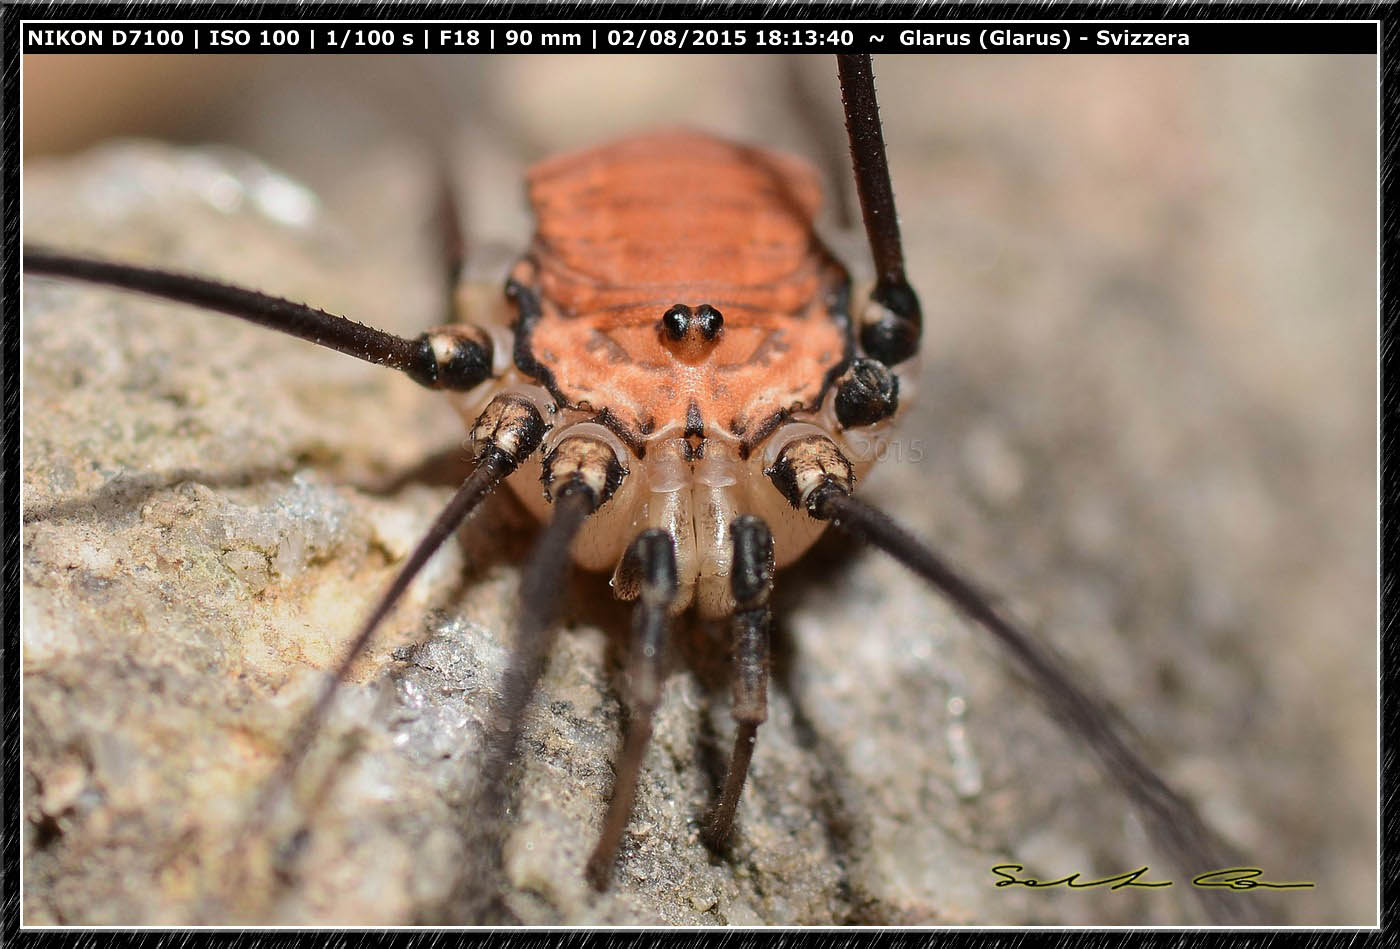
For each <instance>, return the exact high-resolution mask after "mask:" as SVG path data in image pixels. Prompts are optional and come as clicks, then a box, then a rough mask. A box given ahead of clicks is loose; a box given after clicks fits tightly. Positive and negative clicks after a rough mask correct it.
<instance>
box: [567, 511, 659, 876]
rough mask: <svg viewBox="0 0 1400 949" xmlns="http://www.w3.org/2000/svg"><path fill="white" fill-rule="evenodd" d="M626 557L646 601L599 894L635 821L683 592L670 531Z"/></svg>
mask: <svg viewBox="0 0 1400 949" xmlns="http://www.w3.org/2000/svg"><path fill="white" fill-rule="evenodd" d="M626 556H627V558H628V559H630V560H631V561H632V567H633V568H634V570H635V575H636V576H637V577H638V578H639V579H640V583H641V596H640V598H639V599H638V601H637V605H636V606H635V607H634V608H633V610H632V651H631V655H630V656H629V661H628V666H629V669H628V673H629V677H630V679H631V700H632V717H631V720H630V721H629V722H628V724H627V739H626V742H625V743H624V745H623V749H622V757H621V758H620V759H618V763H617V781H616V783H615V784H614V785H613V792H612V801H611V802H610V803H609V804H608V813H607V816H606V817H605V818H604V820H603V833H602V836H601V837H599V839H598V845H597V847H595V848H594V849H593V855H592V856H591V857H590V858H589V859H588V867H587V873H588V882H589V883H591V884H592V885H593V888H594V889H596V890H599V891H601V890H605V889H607V886H608V880H609V878H610V877H611V876H612V867H613V862H614V860H615V859H616V856H617V845H618V843H619V842H620V841H621V840H622V832H623V830H624V829H625V828H626V827H627V822H628V820H630V819H631V817H632V805H633V803H634V801H635V799H636V794H637V778H638V775H639V774H640V772H641V768H642V757H643V756H644V755H645V754H646V750H647V745H648V744H649V743H650V742H651V723H652V717H653V716H654V715H655V713H656V706H657V704H658V703H659V702H660V701H661V677H662V674H663V672H664V671H665V659H666V649H667V646H668V645H669V643H670V639H671V607H672V605H673V604H674V603H675V600H676V591H677V589H678V587H679V582H678V579H677V574H676V542H675V540H674V539H673V538H672V537H671V535H670V534H668V533H666V532H665V531H663V530H659V529H656V528H653V529H651V530H647V531H643V532H642V533H641V534H639V535H638V536H637V539H636V540H635V541H633V542H632V546H631V548H630V549H629V550H628V551H627V554H626Z"/></svg>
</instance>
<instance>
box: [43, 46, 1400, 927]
mask: <svg viewBox="0 0 1400 949" xmlns="http://www.w3.org/2000/svg"><path fill="white" fill-rule="evenodd" d="M876 75H877V81H878V84H879V91H880V95H881V105H882V112H883V117H884V122H885V134H886V139H887V141H888V143H889V148H890V156H891V163H892V171H893V176H894V181H895V187H896V193H897V197H898V201H899V208H900V214H901V218H902V223H903V227H904V230H905V235H906V243H907V252H906V256H907V258H908V260H909V262H910V268H911V276H912V278H913V280H914V282H915V284H916V286H917V288H918V289H919V290H920V292H921V294H922V298H923V300H924V309H925V313H926V317H925V319H926V323H927V328H926V331H925V344H924V346H925V357H924V359H923V370H922V377H921V379H920V380H919V395H918V403H917V404H916V405H914V406H913V407H912V408H911V409H910V412H909V415H908V417H907V418H906V420H905V423H904V424H905V427H904V431H905V432H906V436H907V437H908V438H909V439H910V440H911V443H912V442H913V441H914V440H919V439H921V440H922V441H921V444H922V445H923V446H924V447H925V448H926V449H927V458H928V460H926V461H924V462H922V463H912V462H910V463H904V464H899V463H896V464H894V465H890V466H888V467H887V469H886V470H883V471H880V472H877V474H876V475H875V476H873V477H872V479H871V482H870V485H869V488H870V490H871V491H872V492H874V497H875V498H876V499H877V500H878V501H880V502H881V503H883V504H885V505H887V506H888V507H890V508H892V509H893V510H894V511H895V512H896V513H898V514H899V515H900V517H901V518H902V519H903V520H905V521H906V522H908V523H910V524H911V525H912V526H913V527H914V528H915V529H917V530H918V531H920V532H921V533H923V534H925V535H926V536H931V537H937V538H939V539H940V540H941V541H945V542H947V543H948V544H950V546H951V548H952V549H953V550H955V551H956V552H957V554H958V557H959V558H960V559H962V560H963V561H964V562H968V563H971V564H973V565H974V566H975V567H976V568H977V571H978V575H980V576H984V577H987V578H988V580H987V582H988V583H989V585H991V586H993V587H994V588H996V589H999V590H1003V591H1007V592H1008V595H1009V597H1010V602H1011V604H1012V605H1013V607H1014V608H1015V609H1016V610H1017V611H1018V613H1019V614H1020V615H1023V616H1028V617H1030V618H1031V619H1032V621H1033V622H1035V623H1036V624H1037V625H1038V626H1040V627H1042V628H1045V629H1050V630H1068V631H1070V632H1069V636H1070V639H1069V641H1067V642H1066V641H1064V640H1062V639H1061V640H1059V641H1061V642H1062V644H1063V648H1065V649H1066V651H1068V652H1070V653H1071V654H1072V655H1073V656H1074V657H1075V659H1076V660H1077V661H1079V662H1081V663H1082V664H1084V665H1085V666H1088V667H1091V668H1093V669H1094V670H1095V673H1096V675H1097V677H1098V678H1099V680H1100V681H1101V682H1102V683H1104V685H1105V687H1106V688H1108V689H1109V691H1110V693H1111V694H1112V696H1113V698H1114V700H1115V701H1116V703H1117V704H1118V705H1119V706H1120V707H1121V708H1124V709H1127V710H1129V712H1128V717H1129V718H1131V719H1132V720H1133V722H1134V723H1135V724H1136V725H1137V726H1138V727H1139V729H1140V730H1141V731H1142V732H1144V733H1145V738H1146V740H1147V741H1148V742H1150V743H1151V744H1152V745H1153V746H1154V747H1156V748H1158V749H1166V754H1167V757H1168V758H1169V759H1171V760H1173V761H1179V762H1184V763H1182V764H1180V765H1179V767H1178V770H1177V771H1176V772H1175V773H1174V777H1176V778H1177V779H1178V780H1180V781H1182V782H1184V783H1185V784H1186V786H1188V787H1196V788H1201V789H1210V790H1212V791H1213V790H1218V789H1220V788H1225V789H1226V790H1225V791H1224V792H1223V797H1222V800H1223V801H1224V803H1223V804H1220V805H1219V809H1218V811H1217V812H1214V813H1213V814H1212V818H1213V819H1215V820H1217V821H1219V822H1221V823H1223V824H1225V825H1227V826H1228V827H1229V829H1230V831H1231V832H1232V835H1233V836H1234V837H1235V838H1236V839H1237V840H1240V841H1241V842H1242V843H1243V844H1244V845H1245V847H1246V850H1247V852H1248V853H1250V854H1251V857H1253V855H1255V854H1257V855H1258V859H1259V861H1260V862H1259V865H1260V866H1263V867H1266V868H1268V869H1269V870H1270V871H1274V870H1277V871H1278V873H1277V876H1278V877H1280V878H1284V879H1298V878H1303V879H1308V880H1314V881H1317V882H1318V887H1317V888H1316V889H1314V890H1309V891H1297V892H1296V893H1290V894H1289V897H1288V899H1287V901H1286V902H1287V903H1288V904H1289V906H1290V908H1291V912H1292V921H1293V922H1299V923H1349V924H1368V923H1370V922H1372V921H1373V920H1374V913H1375V880H1376V876H1375V861H1376V849H1375V840H1376V837H1375V834H1376V823H1375V807H1376V797H1375V789H1376V728H1375V723H1376V666H1375V650H1376V615H1375V597H1376V562H1375V541H1376V533H1375V532H1376V494H1375V465H1376V456H1375V445H1376V441H1375V431H1376V270H1375V260H1376V244H1375V235H1376V205H1377V194H1376V170H1377V169H1376V86H1375V81H1376V60H1375V58H1374V57H1343V56H1337V57H1326V56H1315V57H1293V56H1259V57H1248V56H1219V57H1196V56H1176V55H1173V56H1161V57H1130V56H1074V57H1063V58H1057V57H1051V56H1024V57H999V56H975V55H969V56H946V57H936V56H913V55H910V56H901V57H887V58H884V59H879V60H877V62H876ZM23 81H24V103H23V105H24V112H23V130H24V155H25V160H26V162H29V163H35V162H39V161H42V160H48V159H51V158H62V157H64V156H70V155H73V154H76V153H79V152H81V151H82V150H84V149H86V148H88V147H89V146H91V145H93V144H94V143H97V142H103V141H107V140H110V139H114V138H132V137H155V138H160V139H164V140H168V141H173V142H187V143H201V144H202V143H210V142H218V143H226V144H230V145H234V146H237V147H240V148H244V149H247V150H249V151H251V152H253V153H254V154H256V155H258V156H260V157H261V158H263V159H264V160H266V161H268V162H269V163H271V164H272V165H273V166H275V167H277V168H279V169H281V170H283V171H285V172H287V173H288V174H290V175H291V176H293V177H295V178H298V179H301V180H303V181H305V182H306V183H308V184H309V185H310V187H311V188H312V189H313V190H314V191H316V192H317V193H318V194H319V195H320V196H321V198H322V200H323V201H324V203H325V205H326V207H327V209H328V210H329V212H330V214H331V216H332V219H333V220H335V221H336V222H338V224H339V225H340V226H343V227H344V229H345V231H346V233H347V234H349V235H351V237H352V238H353V239H355V240H359V241H362V242H363V243H364V244H365V246H367V247H369V248H371V252H370V254H369V256H370V257H371V258H373V259H375V260H378V261H380V262H382V263H383V265H384V267H385V269H386V272H387V273H393V274H395V275H400V276H401V275H413V276H414V277H419V278H423V279H422V280H420V281H418V282H417V283H415V282H414V281H413V280H411V279H408V280H405V281H404V282H402V283H401V284H399V285H398V286H399V287H400V289H399V290H397V291H396V294H397V295H398V296H399V297H400V298H401V299H402V300H403V301H404V302H403V305H404V307H405V312H407V313H409V314H411V315H410V316H405V317H403V318H402V319H403V321H404V323H405V324H406V325H407V324H410V323H412V322H413V321H415V320H422V321H423V322H427V321H430V319H431V313H432V311H433V308H434V306H435V304H434V302H433V295H434V292H435V288H434V286H433V284H432V281H431V279H430V276H431V272H432V268H431V265H430V262H427V263H425V255H430V253H431V251H430V249H429V248H430V247H431V242H430V241H429V240H428V239H427V238H426V237H424V236H422V234H426V233H427V230H428V224H427V222H429V221H430V219H431V211H432V207H431V200H430V199H431V195H432V193H433V192H432V187H431V180H432V179H431V171H432V167H433V165H432V156H433V154H434V150H435V149H441V150H443V151H445V152H446V153H447V154H450V155H452V156H454V162H455V163H454V166H453V167H454V175H455V176H457V177H459V178H460V180H461V181H462V182H463V190H464V192H465V193H466V194H467V196H468V201H467V206H466V209H465V210H466V216H467V221H468V226H469V228H471V229H473V231H475V232H477V233H485V234H486V235H487V236H488V238H490V239H491V240H499V241H509V240H517V241H518V240H523V237H522V236H521V235H522V234H525V235H527V234H528V221H527V219H526V218H525V216H524V209H523V207H522V204H521V188H520V185H519V180H520V178H519V176H520V170H521V169H522V168H523V167H525V166H526V165H527V164H528V163H529V162H531V161H534V160H538V159H540V158H543V157H545V156H547V155H549V154H552V153H555V152H558V151H560V150H564V149H568V148H574V147H580V146H584V145H588V144H593V143H597V142H601V141H604V140H606V139H609V138H612V137H615V136H618V135H622V134H625V133H627V132H628V131H631V130H635V129H639V128H644V127H648V126H655V125H659V124H667V125H670V124H681V125H689V126H696V127H699V128H703V129H707V130H711V131H714V132H717V133H720V134H723V135H727V136H731V137H735V138H740V139H744V140H748V141H756V142H761V143H763V144H766V145H770V146H772V147H776V148H782V149H785V150H789V151H793V152H797V153H799V154H803V155H806V156H807V157H809V158H810V159H812V160H813V161H814V162H815V163H816V164H818V166H819V167H821V168H822V169H823V170H824V171H825V172H826V173H827V175H828V177H829V180H830V181H831V182H832V189H833V199H832V202H831V207H830V211H829V216H830V219H831V220H830V222H829V223H830V224H831V225H833V227H835V226H839V225H841V224H843V223H849V222H850V221H851V220H853V219H854V218H853V215H852V210H851V209H852V208H853V206H854V205H853V195H852V189H851V188H850V186H849V185H848V184H847V180H846V179H847V172H846V171H845V167H844V162H845V160H846V158H845V155H844V147H845V146H844V142H843V140H842V138H841V125H840V117H839V116H840V113H839V99H838V95H837V89H836V83H835V77H834V68H833V65H832V63H831V60H830V58H829V57H782V58H770V57H764V56H747V57H728V58H724V57H702V56H684V57H679V56H678V57H593V56H566V57H550V56H527V57H508V56H500V57H491V58H487V57H481V58H475V59H473V58H468V57H460V58H449V57H438V58H429V57H406V58H400V57H330V56H322V57H314V58H302V57H294V56H287V57H282V56H279V57H265V58H264V57H239V56H227V57H214V56H204V57H183V56H166V57H142V56H110V57H108V56H47V55H46V56H30V57H28V58H27V59H26V61H25V63H24V77H23ZM387 175H393V176H398V175H409V176H414V177H416V183H413V184H403V183H401V182H399V181H398V180H397V179H394V180H390V179H389V178H387V177H386V176H387ZM391 217H394V218H396V221H395V223H394V224H393V226H390V225H389V224H388V223H386V222H387V221H388V220H389V219H390V218H391ZM420 231H421V232H422V233H421V234H420V233H419V232H420ZM405 232H411V234H417V235H419V236H417V237H413V236H410V237H404V234H405ZM391 237H392V238H393V239H392V240H391V239H390V238H391ZM517 246H518V244H517ZM854 246H856V247H859V245H858V244H856V245H854ZM822 556H824V554H823V552H822V551H818V552H817V554H816V557H817V558H818V561H820V558H821V557H822ZM825 556H828V557H836V556H837V555H835V554H833V553H831V552H830V551H827V552H826V554H825ZM896 573H897V572H891V573H888V574H886V573H884V572H880V573H876V574H872V575H871V576H870V577H865V578H864V579H865V580H866V581H867V582H870V583H879V584H884V583H886V582H888V583H889V584H890V585H891V586H890V587H889V590H890V592H889V594H888V596H887V597H886V598H885V600H884V601H883V602H882V605H881V607H880V609H882V610H883V611H885V612H884V613H882V614H880V615H877V616H876V617H875V621H876V622H879V623H887V624H888V625H890V626H891V627H897V626H899V625H901V620H907V619H908V618H909V617H910V616H918V615H920V614H919V612H918V611H919V610H920V609H922V607H920V606H919V603H920V602H922V601H920V600H919V599H918V598H919V597H920V596H923V594H922V593H921V592H920V591H918V590H917V588H916V587H913V586H900V584H902V583H905V581H904V580H903V579H899V578H897V577H896ZM862 577H864V575H862ZM799 589H801V588H800V586H799ZM805 592H806V594H807V595H808V596H807V599H806V600H805V601H802V600H793V601H792V602H790V603H789V604H788V606H789V608H790V610H791V613H792V615H793V617H794V619H793V626H794V628H795V629H796V630H797V633H798V637H797V638H798V639H799V640H802V639H803V630H804V629H806V628H807V627H808V626H811V625H812V624H815V623H817V622H818V621H819V620H821V621H824V622H825V623H826V624H827V626H826V627H825V629H826V633H825V637H826V638H825V640H824V641H825V642H828V643H829V642H833V641H834V642H838V643H839V642H840V635H839V628H838V629H836V630H835V631H834V632H833V628H832V627H833V624H835V626H837V627H839V624H840V623H841V622H842V621H843V617H842V614H841V613H840V608H839V604H837V603H833V602H827V601H824V600H823V596H824V595H825V594H824V593H823V591H822V590H820V589H810V588H809V589H806V590H805ZM818 612H823V613H824V615H823V616H822V617H818V616H817V615H816V614H817V613H818ZM846 619H849V621H850V623H851V624H852V625H851V631H853V632H854V633H859V631H861V630H862V629H868V628H869V626H868V624H870V623H871V622H872V620H871V616H870V614H869V613H868V612H867V613H866V614H863V615H851V616H849V617H846ZM906 625H907V623H906ZM1086 628H1087V629H1089V630H1092V631H1094V632H1093V633H1092V634H1086V635H1085V636H1083V637H1082V638H1079V639H1075V638H1073V637H1074V635H1075V633H1074V632H1073V631H1074V630H1079V629H1086ZM1096 637H1107V638H1106V639H1105V638H1096ZM1106 643H1107V644H1108V645H1105V644H1106ZM822 648H824V647H823V645H822V642H813V643H812V644H811V650H812V652H811V654H812V656H813V659H812V660H811V661H812V662H813V663H815V664H816V666H814V668H817V669H818V670H820V668H822V667H821V663H822V662H823V661H824V660H823V657H822V653H821V650H822ZM858 661H859V657H858V656H854V655H853V654H852V653H850V652H849V651H848V652H846V653H845V654H844V655H842V654H837V655H833V656H831V657H830V663H831V665H830V668H840V667H841V666H842V665H843V663H844V664H849V663H851V662H858ZM896 661H898V660H896ZM871 674H872V675H874V673H873V672H872V673H871ZM812 676H813V681H816V680H817V679H819V678H820V676H819V675H818V674H817V673H815V672H814V673H812ZM812 689H813V690H816V691H814V692H813V696H816V697H817V698H819V697H820V690H819V687H818V686H816V685H813V686H812ZM814 700H815V699H814ZM983 708H984V714H987V715H991V714H992V710H990V709H987V708H986V707H985V705H984V706H983ZM1159 709H1160V710H1169V711H1164V713H1163V714H1162V715H1161V716H1160V718H1158V717H1157V715H1156V713H1155V711H1154V710H1159ZM819 717H820V716H819ZM818 724H819V725H820V724H822V723H821V722H819V723H818ZM819 730H820V729H819ZM830 730H831V731H836V730H837V729H836V726H835V725H832V726H831V729H830ZM990 753H992V754H996V752H990ZM1037 777H1039V778H1043V779H1044V780H1046V781H1048V782H1051V783H1053V782H1054V781H1055V780H1056V778H1055V777H1053V776H1051V775H1049V774H1047V773H1043V772H1042V773H1041V774H1039V775H1037ZM1025 810H1026V811H1027V812H1028V813H1031V814H1034V812H1035V811H1034V808H1027V809H1025ZM988 819H989V820H993V818H988ZM1082 820H1083V821H1084V823H1083V828H1082V829H1083V832H1084V833H1085V834H1086V835H1092V834H1093V833H1094V826H1093V819H1092V814H1089V815H1087V816H1086V817H1084V818H1082ZM1008 833H1012V832H1009V831H1008ZM1134 865H1135V864H1134ZM1125 868H1126V867H1124V868H1120V869H1125ZM1285 868H1286V869H1285ZM885 918H888V919H898V914H897V913H893V912H892V913H891V914H889V915H888V916H887V917H885Z"/></svg>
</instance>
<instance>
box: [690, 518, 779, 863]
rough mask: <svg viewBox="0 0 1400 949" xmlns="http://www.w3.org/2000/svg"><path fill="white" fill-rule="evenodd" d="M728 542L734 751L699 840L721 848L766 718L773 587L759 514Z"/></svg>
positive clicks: (736, 526)
mask: <svg viewBox="0 0 1400 949" xmlns="http://www.w3.org/2000/svg"><path fill="white" fill-rule="evenodd" d="M729 531H730V536H731V537H732V538H733V541H734V564H733V573H732V574H731V575H730V582H731V584H732V588H733V590H734V601H735V608H734V617H733V620H732V625H731V629H732V634H733V643H734V719H735V721H736V722H737V723H738V727H737V729H736V730H735V734H734V753H733V755H732V756H731V757H730V760H729V770H728V771H727V772H726V774H725V776H724V786H723V787H722V788H721V789H720V795H719V800H718V801H717V802H716V803H715V807H714V810H713V811H712V812H711V814H710V821H709V825H708V826H707V827H706V828H705V842H706V843H707V844H708V845H709V846H710V847H712V848H713V849H716V850H718V849H719V848H721V847H723V846H724V843H725V841H726V840H728V838H729V833H730V831H731V830H732V829H733V827H734V813H735V811H736V810H737V809H738V806H739V795H740V794H742V793H743V790H744V781H745V779H746V778H747V777H748V774H749V762H750V761H751V760H752V759H753V750H754V745H755V743H756V742H757V741H758V726H759V725H762V724H763V723H764V722H765V721H766V720H767V719H768V653H769V637H768V624H769V620H770V610H769V606H768V596H769V594H770V593H771V592H772V589H773V562H774V561H773V534H772V532H771V531H769V530H768V525H767V524H765V523H763V521H762V520H761V519H760V518H757V517H753V516H750V515H745V516H743V517H738V518H735V519H734V523H733V524H731V525H730V528H729Z"/></svg>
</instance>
